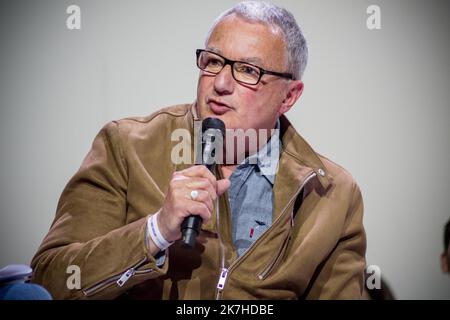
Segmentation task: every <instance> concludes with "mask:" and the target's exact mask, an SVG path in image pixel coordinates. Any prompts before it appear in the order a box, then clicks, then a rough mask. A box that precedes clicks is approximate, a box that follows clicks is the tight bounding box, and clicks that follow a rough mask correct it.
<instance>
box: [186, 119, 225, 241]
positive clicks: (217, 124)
mask: <svg viewBox="0 0 450 320" xmlns="http://www.w3.org/2000/svg"><path fill="white" fill-rule="evenodd" d="M224 136H225V124H224V123H223V121H222V120H220V119H217V118H206V119H204V120H203V121H202V164H203V165H205V166H206V167H207V168H208V170H209V171H211V172H212V173H213V174H215V167H216V153H217V152H222V147H223V138H224ZM202 222H203V221H202V218H201V217H200V216H198V215H191V216H189V217H187V218H186V219H184V221H183V223H182V224H181V233H182V235H183V237H182V240H181V243H182V245H183V246H184V247H186V248H193V247H194V246H195V242H196V238H197V236H198V234H199V233H200V227H201V225H202Z"/></svg>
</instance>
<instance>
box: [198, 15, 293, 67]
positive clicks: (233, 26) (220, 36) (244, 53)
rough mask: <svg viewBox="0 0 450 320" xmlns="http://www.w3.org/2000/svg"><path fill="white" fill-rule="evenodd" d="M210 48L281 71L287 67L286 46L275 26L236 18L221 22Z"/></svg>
mask: <svg viewBox="0 0 450 320" xmlns="http://www.w3.org/2000/svg"><path fill="white" fill-rule="evenodd" d="M206 47H207V49H209V50H212V51H215V52H217V53H219V54H222V55H224V56H225V57H227V58H229V59H233V60H241V61H247V62H251V63H255V64H258V65H260V66H261V67H266V68H269V67H271V68H276V69H277V70H278V69H279V70H282V69H283V68H284V67H285V65H286V45H285V40H284V37H283V33H282V31H281V30H280V29H279V28H278V27H275V26H269V25H267V24H264V23H260V22H254V21H249V20H247V19H244V18H242V17H239V16H236V15H230V16H227V17H225V18H224V19H223V20H221V21H220V22H219V23H218V24H217V25H216V26H215V28H214V29H213V31H212V32H211V35H210V37H209V40H208V43H207V45H206Z"/></svg>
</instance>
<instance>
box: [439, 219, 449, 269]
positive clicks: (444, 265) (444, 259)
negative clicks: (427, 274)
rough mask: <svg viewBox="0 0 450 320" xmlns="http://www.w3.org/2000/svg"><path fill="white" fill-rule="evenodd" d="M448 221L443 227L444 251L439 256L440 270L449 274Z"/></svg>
mask: <svg viewBox="0 0 450 320" xmlns="http://www.w3.org/2000/svg"><path fill="white" fill-rule="evenodd" d="M449 242H450V220H449V221H447V223H446V224H445V227H444V251H443V252H442V254H441V270H442V272H443V273H450V271H449V270H450V243H449Z"/></svg>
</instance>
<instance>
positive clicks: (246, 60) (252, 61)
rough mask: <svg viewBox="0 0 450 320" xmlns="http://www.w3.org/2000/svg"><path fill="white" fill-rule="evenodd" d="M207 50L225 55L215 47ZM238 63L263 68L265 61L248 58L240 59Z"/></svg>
mask: <svg viewBox="0 0 450 320" xmlns="http://www.w3.org/2000/svg"><path fill="white" fill-rule="evenodd" d="M206 50H208V51H211V52H214V53H217V54H220V55H221V56H223V53H222V51H221V50H220V49H217V48H214V47H208V48H206ZM237 61H242V62H248V63H252V64H255V65H258V66H261V65H263V64H264V62H263V60H262V59H261V58H258V57H247V58H241V59H238V60H237Z"/></svg>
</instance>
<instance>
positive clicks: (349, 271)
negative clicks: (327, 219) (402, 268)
mask: <svg viewBox="0 0 450 320" xmlns="http://www.w3.org/2000/svg"><path fill="white" fill-rule="evenodd" d="M352 191H353V195H352V200H351V205H350V207H349V209H348V211H347V216H346V222H345V225H344V228H343V232H342V235H341V237H340V239H339V241H338V243H337V245H336V246H335V248H334V249H333V250H332V252H331V253H330V254H329V256H328V257H327V259H325V261H324V262H322V264H321V265H320V266H319V268H318V269H317V271H316V273H315V275H314V277H313V279H312V280H311V283H310V288H309V290H307V293H306V299H361V297H362V292H363V288H364V268H365V264H366V261H365V252H366V234H365V231H364V227H363V210H364V209H363V200H362V196H361V192H360V189H359V187H358V186H357V185H356V183H354V184H353V190H352Z"/></svg>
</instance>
